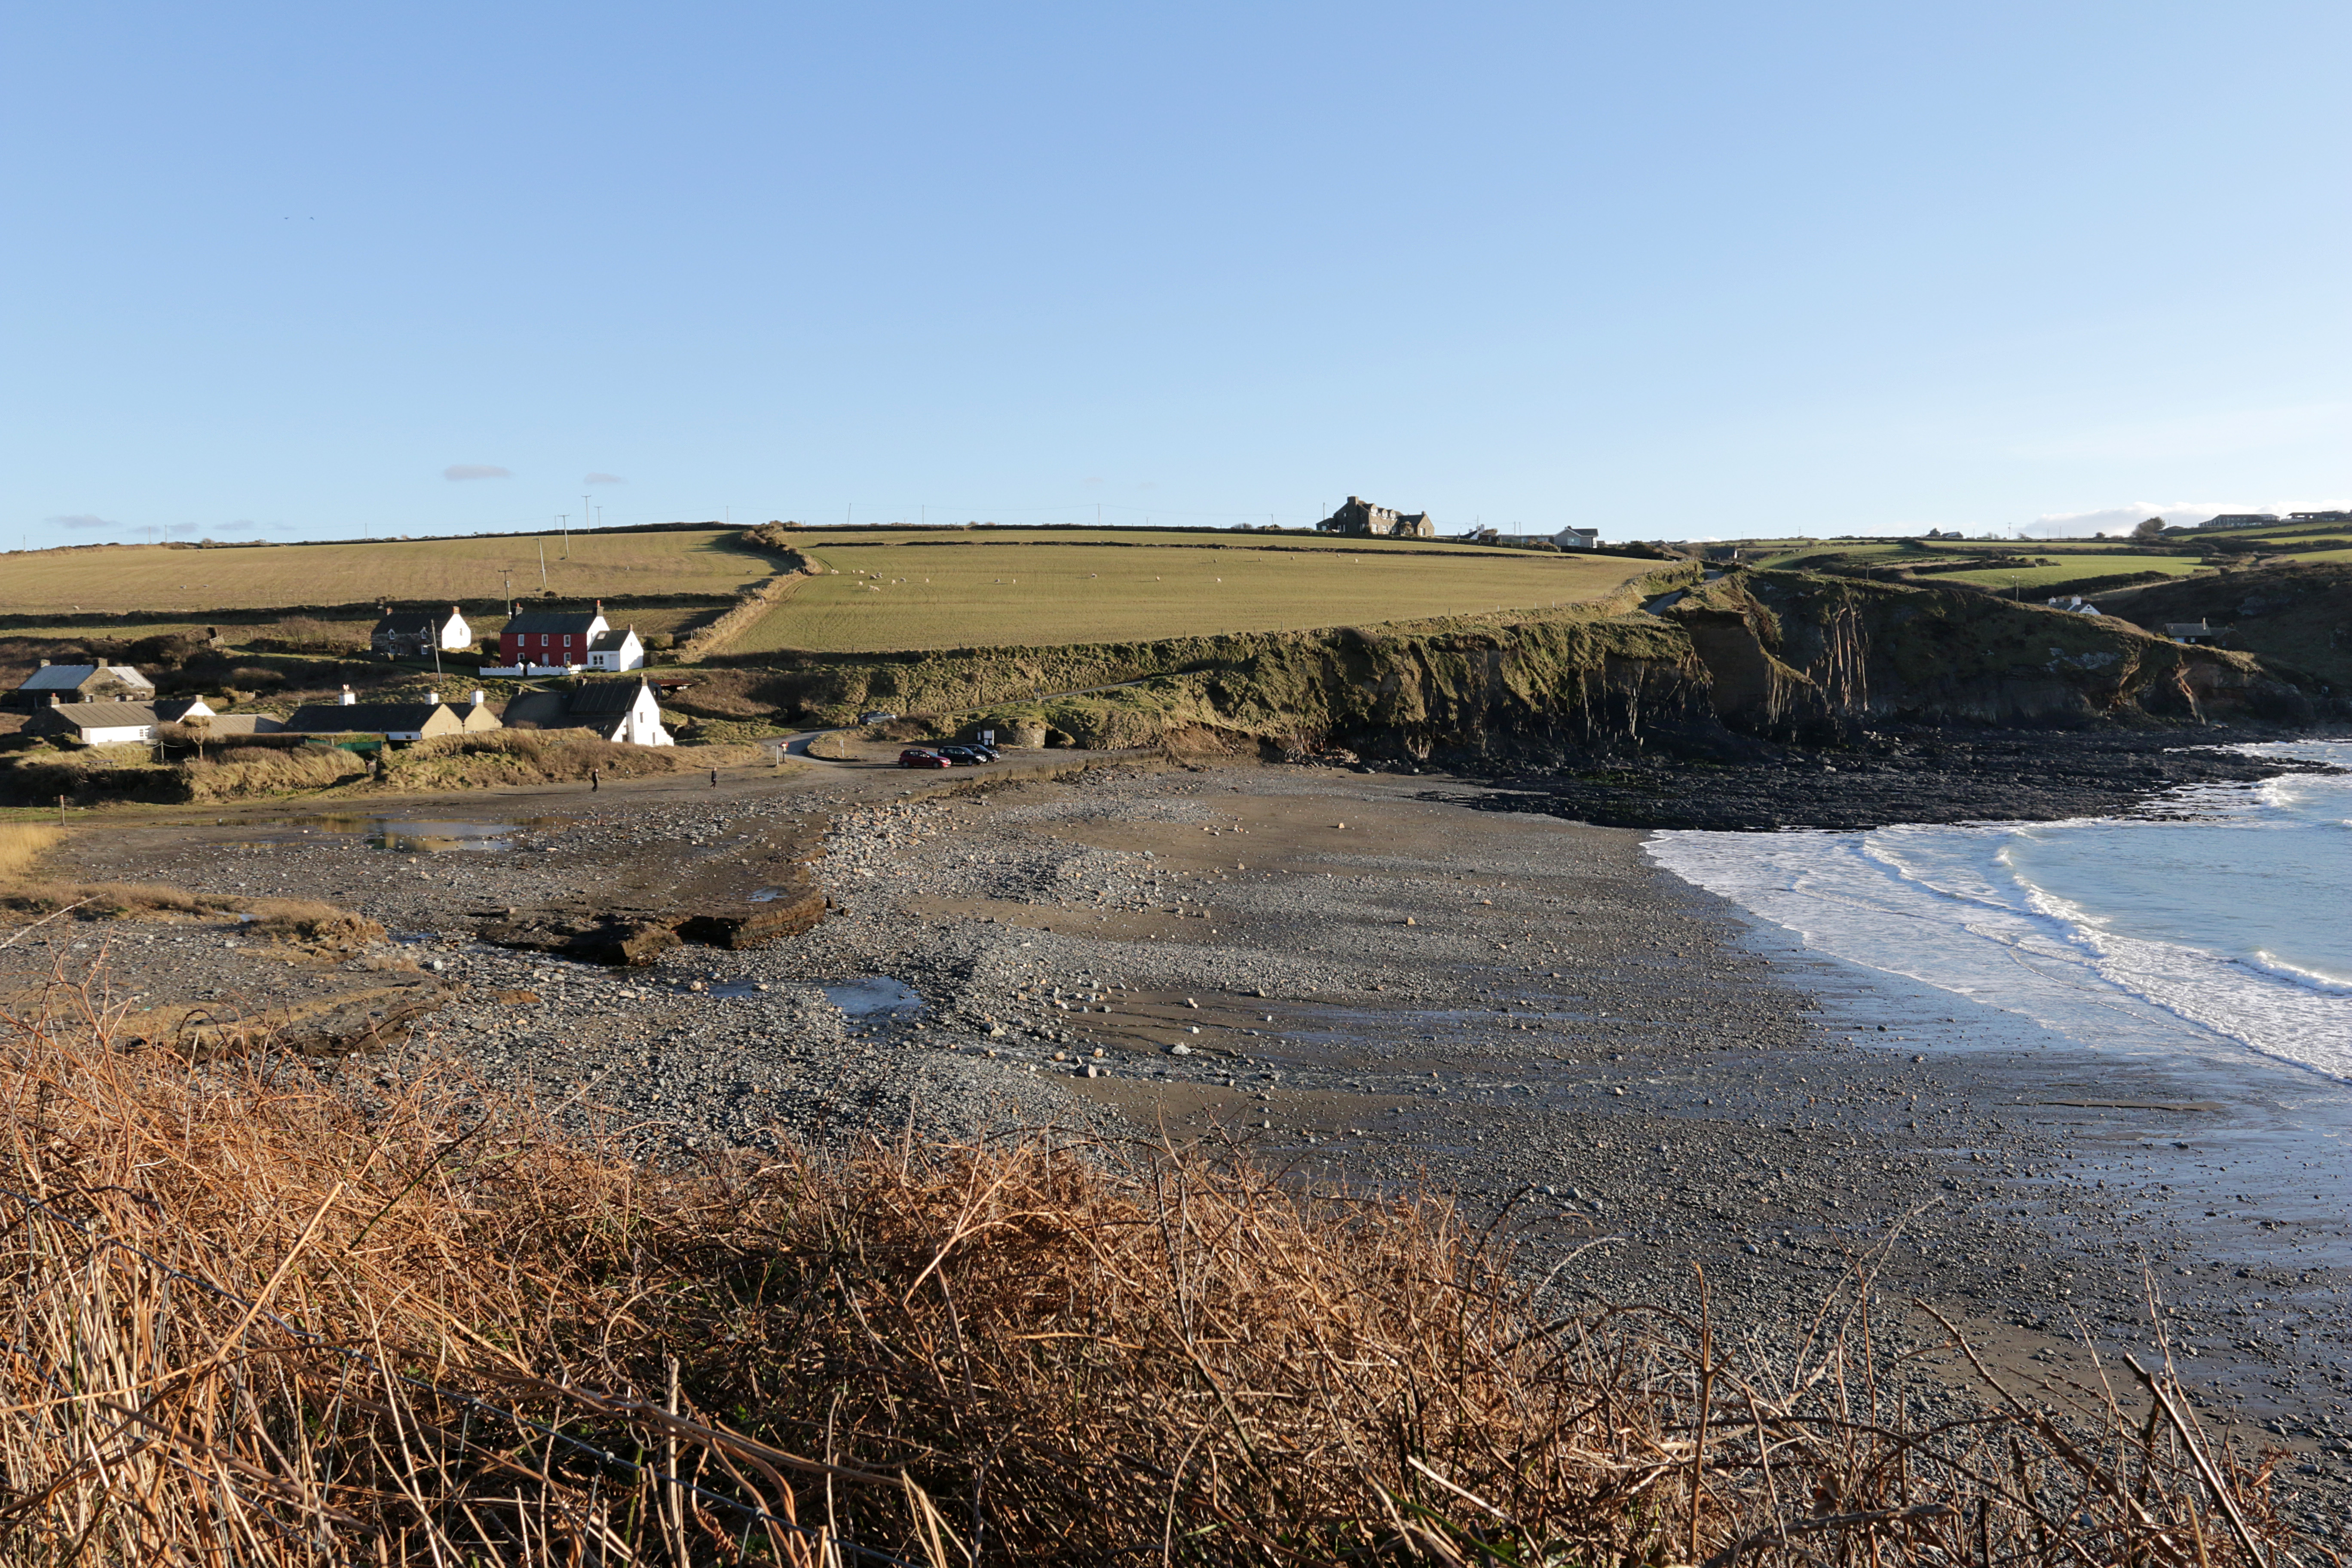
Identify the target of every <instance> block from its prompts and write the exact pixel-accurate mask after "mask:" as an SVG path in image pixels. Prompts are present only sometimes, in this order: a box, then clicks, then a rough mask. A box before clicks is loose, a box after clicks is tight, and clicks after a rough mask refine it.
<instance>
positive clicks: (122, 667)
mask: <svg viewBox="0 0 2352 1568" xmlns="http://www.w3.org/2000/svg"><path fill="white" fill-rule="evenodd" d="M101 669H103V670H105V671H106V672H107V673H108V674H110V675H111V676H113V677H114V678H115V679H118V680H120V681H121V682H122V683H123V684H124V685H125V686H143V687H145V688H147V689H148V690H150V691H152V690H153V689H155V683H154V682H153V681H152V680H150V679H147V678H146V677H145V676H143V675H142V674H140V673H139V672H138V671H137V670H136V669H133V668H131V666H129V665H127V664H108V665H97V664H47V665H43V666H42V667H41V668H38V669H37V670H35V671H33V673H32V674H30V675H28V676H26V677H25V679H24V680H23V681H22V682H21V683H20V684H19V685H18V686H17V688H16V689H17V690H19V691H78V690H79V689H81V684H82V682H83V681H85V680H88V679H89V678H90V677H91V676H94V675H96V674H97V673H98V672H99V671H100V670H101Z"/></svg>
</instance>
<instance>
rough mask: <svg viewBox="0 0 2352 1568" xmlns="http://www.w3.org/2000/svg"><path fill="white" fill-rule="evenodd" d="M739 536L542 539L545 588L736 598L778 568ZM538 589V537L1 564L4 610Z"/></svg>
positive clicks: (115, 551)
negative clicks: (567, 556) (568, 551)
mask: <svg viewBox="0 0 2352 1568" xmlns="http://www.w3.org/2000/svg"><path fill="white" fill-rule="evenodd" d="M737 532H738V531H735V530H728V529H707V530H704V529H698V530H693V531H678V532H676V533H575V534H573V535H572V541H571V552H572V553H571V558H570V559H569V560H566V559H564V554H563V552H564V543H563V541H562V539H561V538H560V537H557V536H550V537H549V539H548V540H547V542H546V543H547V586H549V587H551V588H552V589H554V590H555V592H556V593H557V594H558V595H562V596H563V597H565V598H568V599H582V598H593V597H596V596H598V595H607V594H731V593H734V592H736V591H738V590H739V589H740V588H742V587H744V586H745V585H746V584H752V583H756V582H759V581H760V580H761V579H762V578H764V577H766V576H768V575H769V574H770V573H772V571H773V570H774V569H775V568H774V563H773V561H772V560H771V559H770V558H769V557H767V556H764V555H761V554H760V553H758V552H755V551H751V550H746V549H744V548H742V547H741V546H740V545H739V544H737V543H736V542H735V540H736V537H737ZM509 579H511V581H512V583H513V587H514V592H515V593H516V594H517V595H531V596H534V597H535V596H537V595H538V594H539V591H540V556H539V542H538V541H536V540H533V539H413V540H399V541H395V542H389V543H383V544H283V545H271V546H264V547H259V548H255V549H230V550H174V549H172V548H171V547H169V546H167V545H152V544H149V545H142V544H125V545H106V546H100V547H99V548H97V549H92V550H44V551H34V552H27V553H22V554H15V555H10V556H9V557H7V558H6V560H5V563H0V614H8V615H26V614H34V615H37V614H42V613H48V614H67V613H71V612H74V611H82V612H85V613H87V612H90V611H107V612H121V613H142V612H146V613H152V612H163V613H166V614H169V613H174V612H176V613H179V614H182V615H196V616H201V615H202V614H203V613H204V612H205V611H206V610H210V609H266V608H268V607H270V606H273V605H353V604H368V603H373V601H374V600H375V599H376V598H378V597H379V596H383V597H388V598H391V599H393V600H394V601H395V602H399V603H408V604H414V603H417V602H420V601H422V602H430V601H433V600H436V599H481V598H497V597H499V596H501V595H503V594H504V593H505V592H506V585H507V584H508V582H509Z"/></svg>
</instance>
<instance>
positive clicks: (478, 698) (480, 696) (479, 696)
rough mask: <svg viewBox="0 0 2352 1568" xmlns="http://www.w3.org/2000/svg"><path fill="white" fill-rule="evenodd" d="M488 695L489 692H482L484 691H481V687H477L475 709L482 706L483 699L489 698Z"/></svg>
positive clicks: (475, 690)
mask: <svg viewBox="0 0 2352 1568" xmlns="http://www.w3.org/2000/svg"><path fill="white" fill-rule="evenodd" d="M486 696H488V693H487V692H485V691H484V690H482V689H481V688H480V687H476V688H475V689H474V702H473V706H475V707H477V708H479V707H480V706H481V705H482V699H483V698H484V697H486Z"/></svg>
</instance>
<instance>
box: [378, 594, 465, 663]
mask: <svg viewBox="0 0 2352 1568" xmlns="http://www.w3.org/2000/svg"><path fill="white" fill-rule="evenodd" d="M473 641H474V628H473V627H471V626H467V624H466V617H465V616H461V615H459V614H458V613H457V605H450V606H449V610H448V613H447V614H446V615H444V614H442V613H441V612H439V611H437V610H390V611H387V612H385V615H384V617H383V619H382V620H380V621H378V622H376V624H375V630H373V631H372V632H370V633H369V634H368V647H370V648H371V649H372V650H373V651H374V652H375V653H377V654H379V655H381V656H382V657H383V658H421V657H422V656H424V655H425V654H428V653H431V652H432V651H433V650H434V649H436V648H438V649H440V650H441V651H442V652H444V653H455V652H457V650H458V649H460V648H464V647H470V646H471V645H472V643H473Z"/></svg>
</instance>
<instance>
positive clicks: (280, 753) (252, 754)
mask: <svg viewBox="0 0 2352 1568" xmlns="http://www.w3.org/2000/svg"><path fill="white" fill-rule="evenodd" d="M179 767H180V773H181V776H182V778H183V779H184V780H185V782H186V788H187V797H188V799H190V800H191V801H215V800H247V799H251V798H253V797H254V796H257V795H288V794H292V793H294V792H297V791H308V790H321V789H332V788H334V787H335V786H336V785H337V784H348V783H351V782H352V780H354V779H359V778H363V777H365V776H366V774H367V771H368V764H367V762H366V760H365V759H364V758H362V757H360V756H358V755H356V754H354V753H352V752H346V751H342V750H341V749H339V748H337V747H333V746H301V747H274V746H227V747H217V748H215V750H214V751H213V752H212V753H211V755H210V757H208V758H206V759H205V760H201V761H196V760H191V761H189V762H184V763H180V764H179Z"/></svg>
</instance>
